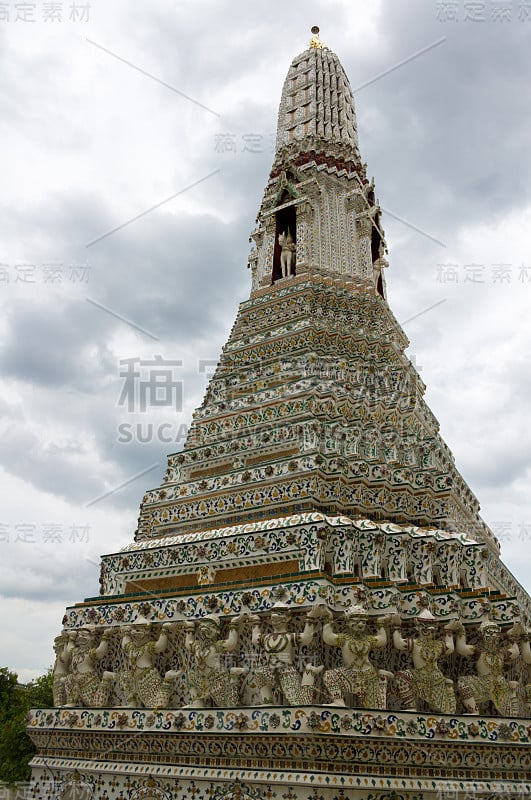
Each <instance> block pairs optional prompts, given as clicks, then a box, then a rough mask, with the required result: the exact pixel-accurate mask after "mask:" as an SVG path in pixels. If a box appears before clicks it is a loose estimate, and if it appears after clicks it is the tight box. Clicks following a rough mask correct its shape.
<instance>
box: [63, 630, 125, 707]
mask: <svg viewBox="0 0 531 800" xmlns="http://www.w3.org/2000/svg"><path fill="white" fill-rule="evenodd" d="M110 636H111V631H109V630H107V631H105V632H104V634H103V636H102V637H101V641H100V643H99V644H98V645H96V638H97V634H96V628H95V627H94V626H93V625H87V626H86V627H84V628H79V630H78V631H77V636H76V637H75V639H74V640H73V647H72V649H71V654H70V672H69V674H68V675H67V676H66V678H65V682H64V687H65V694H66V703H65V706H66V707H67V708H73V707H74V706H87V707H89V708H102V707H103V706H106V705H108V700H109V695H110V693H111V689H112V684H113V680H114V672H104V673H103V675H102V677H101V678H100V677H99V674H98V670H97V667H98V664H99V662H100V661H101V660H102V659H103V658H104V657H105V655H106V654H107V650H108V647H109V638H110Z"/></svg>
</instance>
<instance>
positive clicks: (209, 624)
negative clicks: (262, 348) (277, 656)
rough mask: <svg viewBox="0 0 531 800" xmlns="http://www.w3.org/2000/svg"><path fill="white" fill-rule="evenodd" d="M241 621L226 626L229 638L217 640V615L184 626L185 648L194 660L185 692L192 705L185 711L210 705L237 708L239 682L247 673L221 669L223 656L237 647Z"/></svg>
mask: <svg viewBox="0 0 531 800" xmlns="http://www.w3.org/2000/svg"><path fill="white" fill-rule="evenodd" d="M242 619H243V617H234V618H233V619H232V620H231V621H230V622H229V634H228V636H227V637H226V638H225V639H222V638H221V637H220V628H221V622H220V619H219V617H218V616H217V615H216V614H209V615H208V616H206V617H203V618H202V619H199V620H197V622H195V621H193V620H188V621H187V622H185V627H186V639H185V642H184V646H185V647H186V649H187V650H189V651H190V652H191V653H192V655H193V657H194V660H195V664H194V665H193V666H192V668H191V670H190V672H189V674H188V689H189V691H190V695H191V703H190V705H189V706H188V708H207V707H208V706H209V704H210V701H212V702H213V703H214V705H215V706H230V707H234V706H238V705H239V704H240V680H241V676H242V675H245V674H246V673H247V672H248V670H247V668H245V667H231V668H226V667H223V666H222V663H221V657H222V655H223V654H224V653H232V652H234V651H235V650H236V648H237V647H238V642H239V638H240V637H239V626H240V623H241V621H242Z"/></svg>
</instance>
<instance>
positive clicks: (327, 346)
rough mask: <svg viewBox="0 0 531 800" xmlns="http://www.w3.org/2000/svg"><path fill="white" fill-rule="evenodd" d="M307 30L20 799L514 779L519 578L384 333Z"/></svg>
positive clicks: (355, 204) (416, 788)
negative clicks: (213, 308)
mask: <svg viewBox="0 0 531 800" xmlns="http://www.w3.org/2000/svg"><path fill="white" fill-rule="evenodd" d="M312 33H313V37H312V40H311V43H310V47H309V48H308V49H307V50H306V51H305V52H304V53H302V54H301V55H299V56H297V57H296V58H295V59H294V60H293V62H292V64H291V67H290V69H289V72H288V75H287V78H286V81H285V83H284V88H283V91H282V98H281V101H280V110H279V117H278V134H277V146H276V154H275V159H274V163H273V167H272V170H271V174H270V176H269V180H268V182H267V186H266V189H265V192H264V197H263V200H262V203H261V205H260V209H259V212H258V217H257V223H256V228H255V230H254V231H253V232H252V235H251V240H252V249H251V253H250V256H249V264H248V266H249V268H250V274H251V276H252V289H251V294H250V297H249V299H248V300H247V301H245V302H243V303H242V304H241V306H240V309H239V311H238V315H237V318H236V321H235V324H234V327H233V329H232V331H231V333H230V336H229V339H228V341H227V343H226V345H225V347H224V348H223V351H222V354H221V357H220V360H219V363H218V366H217V369H216V372H215V374H214V376H213V378H212V380H211V381H210V384H209V387H208V390H207V392H206V395H205V398H204V400H203V403H202V405H201V406H200V408H198V409H197V411H196V412H195V414H194V417H193V423H192V425H191V428H190V431H189V435H188V438H187V441H186V444H185V446H184V449H183V450H182V452H179V453H175V454H172V455H170V456H169V457H168V468H167V471H166V475H165V478H164V481H163V484H162V485H161V486H159V487H158V488H156V489H152V490H150V491H148V492H146V494H145V495H144V498H143V500H142V504H141V508H140V516H139V520H138V528H137V530H136V532H135V536H134V542H133V543H131V544H130V545H128V546H126V547H125V548H124V549H123V550H121V551H120V552H119V553H113V554H110V555H106V556H103V558H102V562H101V577H100V584H101V586H100V594H99V596H96V597H91V598H88V599H86V600H85V601H84V602H81V603H78V604H76V605H74V606H73V607H71V608H68V609H67V611H66V614H65V617H64V619H63V630H62V631H61V633H60V635H59V636H58V637H57V639H56V641H55V646H54V647H55V653H56V664H55V673H54V674H55V680H54V702H55V706H56V707H55V708H53V709H44V710H37V711H33V712H32V713H31V715H30V719H29V723H28V730H29V733H30V736H31V738H32V739H33V741H34V742H35V744H36V746H37V751H38V752H37V755H36V756H35V757H34V759H33V761H32V787H31V790H32V794H31V796H32V797H33V798H35V800H51V798H56V797H57V798H64V799H65V800H70V798H72V800H73V799H74V798H76V799H77V798H79V797H82V798H84V800H85V799H86V800H89V798H94V800H103V799H104V798H105V800H137V799H138V800H140V798H142V800H435V799H437V800H444V798H452V800H464V798H466V797H469V798H474V799H475V800H486V798H493V797H496V798H501V797H503V798H506V799H507V800H509V798H517V797H518V798H523V797H527V796H528V795H529V794H530V793H531V746H530V744H531V674H530V672H531V646H530V629H531V600H530V598H529V596H528V595H527V594H526V593H525V592H524V590H523V589H522V587H521V586H520V585H519V584H518V582H517V581H516V580H515V578H514V577H513V576H512V575H511V573H510V572H509V571H508V569H507V568H506V567H505V566H504V564H503V563H502V561H501V560H500V558H499V548H498V543H497V541H496V538H495V537H494V535H493V534H492V532H491V531H490V529H489V528H488V526H487V525H486V524H485V523H484V522H483V520H482V519H481V517H480V516H479V504H478V502H477V500H476V498H475V496H474V494H473V493H472V491H471V490H470V489H469V487H468V486H467V484H466V483H465V481H464V480H463V478H462V477H461V475H460V474H459V472H458V471H457V469H456V467H455V464H454V459H453V457H452V454H451V453H450V451H449V449H448V447H447V446H446V445H445V443H444V441H443V440H442V438H441V437H440V435H439V426H438V423H437V420H436V419H435V417H434V416H433V414H432V413H431V411H430V410H429V408H428V407H427V405H426V404H425V402H424V400H423V393H424V385H423V383H422V381H421V380H420V378H419V376H418V374H417V372H416V370H415V368H414V366H413V365H412V363H411V362H410V361H409V359H408V358H407V356H406V355H405V349H406V347H407V345H408V341H407V338H406V336H405V334H404V332H403V330H402V329H401V327H400V325H399V324H398V323H397V321H396V319H395V318H394V316H393V314H392V312H391V310H390V308H389V305H388V303H387V297H386V286H385V269H386V268H387V267H388V260H387V253H388V251H387V243H386V239H385V233H384V230H383V227H382V220H381V209H380V206H379V204H378V200H377V198H376V195H375V187H374V182H373V181H370V180H369V179H368V178H367V173H366V166H365V164H363V163H362V160H361V158H360V154H359V149H358V137H357V130H356V115H355V110H354V102H353V98H352V91H351V88H350V85H349V82H348V79H347V76H346V75H345V72H344V70H343V68H342V66H341V64H340V62H339V59H338V58H337V56H336V55H335V54H334V53H333V52H332V51H331V50H329V49H328V48H327V47H325V46H324V45H323V44H322V43H321V40H320V38H319V32H318V29H315V28H314V29H312Z"/></svg>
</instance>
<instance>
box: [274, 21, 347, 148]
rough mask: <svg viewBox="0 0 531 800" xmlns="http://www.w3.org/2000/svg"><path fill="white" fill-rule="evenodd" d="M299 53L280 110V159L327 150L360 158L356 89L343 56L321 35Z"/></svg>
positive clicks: (314, 29) (316, 36) (288, 79)
mask: <svg viewBox="0 0 531 800" xmlns="http://www.w3.org/2000/svg"><path fill="white" fill-rule="evenodd" d="M312 33H313V34H314V35H313V37H312V40H311V42H310V46H309V48H308V50H305V51H304V53H301V54H300V55H298V56H297V57H296V58H294V59H293V61H292V63H291V66H290V68H289V71H288V74H287V77H286V80H285V82H284V87H283V90H282V98H281V100H280V108H279V113H278V126H277V144H276V157H275V162H276V163H279V162H281V161H286V160H293V159H294V158H297V157H298V156H300V155H301V154H303V153H309V152H315V153H321V154H325V155H329V156H333V157H335V158H338V159H341V160H342V161H345V162H348V161H350V162H355V163H356V164H359V163H360V155H359V150H358V132H357V127H356V112H355V110H354V99H353V97H352V89H351V88H350V83H349V80H348V78H347V76H346V73H345V70H344V69H343V67H342V66H341V62H340V61H339V58H338V57H337V56H336V54H335V53H333V52H332V51H331V50H330V49H329V48H328V47H326V46H325V45H324V44H323V43H322V42H321V40H320V38H319V28H318V27H317V26H314V27H313V28H312Z"/></svg>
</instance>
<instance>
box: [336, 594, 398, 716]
mask: <svg viewBox="0 0 531 800" xmlns="http://www.w3.org/2000/svg"><path fill="white" fill-rule="evenodd" d="M326 611H327V613H326V622H325V624H324V626H323V641H324V642H325V643H326V644H329V645H331V646H332V647H340V648H341V655H342V657H343V666H342V667H339V668H338V669H328V670H326V672H325V673H324V675H323V683H324V685H325V686H326V689H327V691H328V694H329V695H330V700H331V703H330V705H333V706H346V701H345V696H346V695H347V694H352V695H354V697H355V698H356V701H357V702H356V706H359V707H360V708H385V707H386V702H387V680H388V678H392V677H393V675H392V673H391V672H387V671H385V670H378V669H376V667H375V666H374V665H373V664H371V661H370V658H369V656H370V653H371V651H372V650H374V649H376V648H380V647H385V645H386V644H387V631H386V627H387V626H388V625H389V624H390V621H391V619H390V617H382V618H380V619H378V620H377V622H376V624H377V627H378V630H377V633H376V634H372V633H370V632H369V630H368V628H367V623H368V619H369V614H368V612H367V610H366V609H365V608H364V607H363V606H361V605H353V606H351V607H350V608H349V609H348V610H347V611H346V612H345V622H346V627H347V632H346V633H335V631H334V628H333V623H332V620H333V616H332V613H331V611H329V610H328V609H327V610H326Z"/></svg>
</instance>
